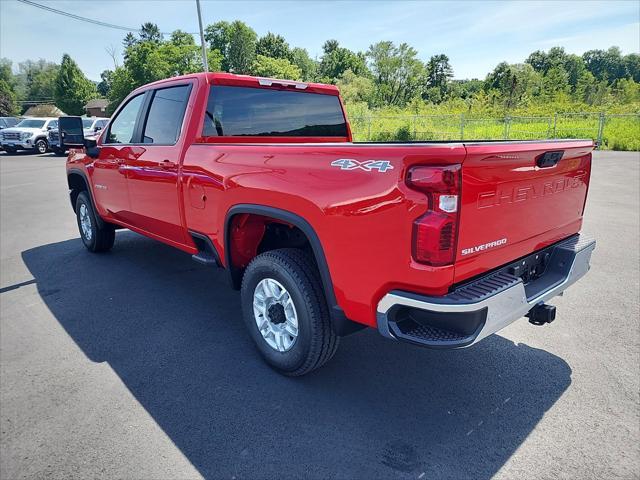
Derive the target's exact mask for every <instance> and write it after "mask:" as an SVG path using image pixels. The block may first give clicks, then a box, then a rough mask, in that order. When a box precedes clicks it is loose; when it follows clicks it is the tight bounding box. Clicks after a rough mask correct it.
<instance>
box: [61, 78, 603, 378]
mask: <svg viewBox="0 0 640 480" xmlns="http://www.w3.org/2000/svg"><path fill="white" fill-rule="evenodd" d="M60 130H61V137H62V141H63V142H64V143H65V145H66V146H67V147H81V148H72V149H71V152H70V154H69V157H68V160H67V178H68V184H69V190H70V195H71V204H72V206H73V209H74V211H75V213H76V215H77V221H78V227H79V230H80V234H81V237H82V241H83V242H84V245H85V246H86V247H87V248H88V249H89V250H90V251H92V252H104V251H107V250H109V249H110V248H111V247H112V246H113V243H114V239H115V230H117V229H119V228H128V229H130V230H133V231H135V232H138V233H141V234H143V235H146V236H148V237H151V238H154V239H156V240H159V241H161V242H164V243H167V244H169V245H172V246H174V247H176V248H179V249H180V250H183V251H185V252H187V253H189V254H191V255H192V256H193V259H194V260H196V261H198V262H201V263H203V264H206V265H212V266H213V265H216V266H219V267H222V268H225V269H226V270H227V271H228V272H229V278H230V280H231V284H232V285H233V287H235V288H237V289H240V290H241V303H242V311H243V317H244V321H245V322H246V325H247V327H248V329H249V332H250V335H251V337H252V338H253V340H254V341H255V344H256V345H257V348H258V350H259V351H260V353H261V354H262V356H263V357H264V358H265V360H266V361H267V362H268V363H269V364H270V365H271V366H273V367H274V368H275V369H277V370H278V371H280V372H282V373H284V374H287V375H302V374H304V373H307V372H309V371H311V370H314V369H315V368H318V367H320V366H321V365H323V364H324V363H325V362H327V361H328V360H329V359H330V358H331V357H332V356H333V354H334V353H335V351H336V348H337V346H338V342H339V339H340V337H341V336H344V335H347V334H349V333H351V332H354V331H356V330H358V329H360V328H361V327H364V326H368V327H373V328H376V329H377V330H378V331H379V332H380V333H381V334H382V335H384V336H385V337H387V338H390V339H394V340H398V341H404V342H409V343H413V344H417V345H423V346H426V347H433V348H459V347H466V346H469V345H472V344H474V343H476V342H478V341H479V340H481V339H483V338H484V337H486V336H488V335H491V334H492V333H494V332H496V331H498V330H500V329H501V328H503V327H505V326H507V325H508V324H510V323H512V322H513V321H515V320H517V319H519V318H521V317H523V316H527V317H529V321H530V322H531V323H534V324H537V325H542V324H545V323H548V322H551V321H552V320H553V319H554V318H555V308H554V307H553V306H551V305H548V304H546V303H545V302H546V301H547V300H548V299H550V298H552V297H554V296H556V295H560V294H561V293H562V292H563V291H564V290H565V289H566V288H567V287H568V286H569V285H571V284H572V283H574V282H575V281H576V280H578V279H579V278H580V277H582V276H583V275H584V274H585V273H586V272H587V271H588V269H589V261H590V257H591V252H592V251H593V249H594V248H595V242H594V241H592V240H589V239H586V238H585V237H584V236H583V235H580V233H579V232H580V228H581V224H582V217H583V211H584V207H585V200H586V197H587V190H588V185H589V175H590V170H591V152H592V150H593V148H594V144H593V142H592V141H590V140H554V141H551V140H549V141H521V142H503V141H458V142H455V141H454V142H405V143H394V142H389V143H355V142H353V141H352V136H351V131H350V127H349V123H348V122H347V119H346V116H345V112H344V108H343V105H342V102H341V100H340V96H339V93H338V90H337V88H336V87H335V86H332V85H321V84H315V83H300V82H291V81H283V80H275V79H267V78H256V77H249V76H241V75H231V74H225V73H208V74H204V73H202V74H193V75H187V76H182V77H176V78H171V79H168V80H163V81H159V82H155V83H152V84H149V85H145V86H143V87H141V88H139V89H137V90H135V91H134V92H133V93H131V95H129V97H128V98H127V99H126V100H125V101H124V102H123V103H122V105H121V106H120V107H119V109H118V110H117V111H116V112H115V114H114V115H113V117H112V118H111V120H110V122H109V124H108V126H107V127H106V128H105V129H104V130H103V132H102V134H101V135H100V137H99V138H98V139H97V141H96V140H85V139H83V137H82V126H81V122H80V123H79V119H78V117H66V118H65V117H63V118H61V120H60ZM228 321H235V319H232V318H230V319H228Z"/></svg>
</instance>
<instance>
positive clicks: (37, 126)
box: [0, 117, 58, 153]
mask: <svg viewBox="0 0 640 480" xmlns="http://www.w3.org/2000/svg"><path fill="white" fill-rule="evenodd" d="M57 127H58V119H57V118H47V117H43V118H35V117H31V118H25V119H23V120H21V121H20V122H19V123H18V124H16V125H15V126H14V127H9V128H4V129H2V131H0V145H1V146H2V149H3V150H5V151H7V152H9V153H15V152H17V151H18V150H34V151H36V152H37V153H46V152H47V150H48V148H49V142H48V141H47V133H48V132H49V130H51V129H53V128H57Z"/></svg>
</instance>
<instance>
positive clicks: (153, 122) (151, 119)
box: [142, 85, 191, 145]
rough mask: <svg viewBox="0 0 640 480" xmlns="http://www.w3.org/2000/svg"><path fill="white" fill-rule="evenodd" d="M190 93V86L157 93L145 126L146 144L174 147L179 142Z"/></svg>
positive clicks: (144, 136)
mask: <svg viewBox="0 0 640 480" xmlns="http://www.w3.org/2000/svg"><path fill="white" fill-rule="evenodd" d="M190 91H191V86H190V85H180V86H176V87H168V88H161V89H158V90H156V91H155V93H154V94H153V100H151V106H150V108H149V114H148V115H147V121H146V124H145V126H144V134H143V136H142V141H143V142H144V143H156V144H160V145H173V144H175V143H176V142H177V141H178V138H179V137H180V130H181V129H182V119H183V118H184V112H185V110H186V107H187V101H188V100H189V92H190Z"/></svg>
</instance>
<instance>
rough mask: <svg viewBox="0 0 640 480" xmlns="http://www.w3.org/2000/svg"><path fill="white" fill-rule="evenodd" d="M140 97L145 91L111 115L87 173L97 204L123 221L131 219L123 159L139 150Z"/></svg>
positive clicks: (128, 157)
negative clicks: (109, 122)
mask: <svg viewBox="0 0 640 480" xmlns="http://www.w3.org/2000/svg"><path fill="white" fill-rule="evenodd" d="M144 98H145V93H141V94H139V95H136V96H135V97H132V98H131V99H130V100H129V101H128V102H127V103H126V104H125V105H124V106H123V107H122V108H121V109H120V110H119V111H118V113H117V114H116V115H115V117H114V118H113V121H112V122H111V125H110V126H109V131H108V132H106V135H104V136H103V137H102V139H101V141H102V144H101V148H100V154H99V156H98V158H97V159H95V160H94V162H93V172H92V174H91V182H92V183H93V192H94V195H95V199H96V204H97V205H98V208H99V209H105V210H107V211H108V213H109V214H110V215H111V216H113V217H114V218H116V219H119V220H122V221H123V222H126V223H130V221H131V219H130V213H131V205H130V202H129V193H128V191H127V171H126V161H127V160H128V159H130V158H133V157H135V156H136V155H137V154H138V153H139V148H140V147H138V146H136V145H135V132H136V131H137V126H138V123H139V121H140V114H141V112H142V105H143V102H144Z"/></svg>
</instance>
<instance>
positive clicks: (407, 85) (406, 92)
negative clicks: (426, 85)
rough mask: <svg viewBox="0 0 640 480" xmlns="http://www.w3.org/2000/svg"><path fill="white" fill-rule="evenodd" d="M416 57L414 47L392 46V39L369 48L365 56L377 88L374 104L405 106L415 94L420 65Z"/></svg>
mask: <svg viewBox="0 0 640 480" xmlns="http://www.w3.org/2000/svg"><path fill="white" fill-rule="evenodd" d="M416 56H417V52H416V50H415V49H413V48H412V47H410V46H409V45H407V44H406V43H402V44H400V45H399V46H395V45H394V44H393V42H389V41H384V42H378V43H376V44H373V45H371V46H370V47H369V50H368V51H367V57H368V58H369V62H370V67H371V73H372V75H373V79H374V82H375V85H376V89H377V99H378V103H380V104H385V105H405V104H406V103H407V102H408V101H409V100H411V99H412V98H413V97H415V96H417V95H419V87H420V85H421V83H422V82H423V78H424V65H423V64H422V62H421V61H420V60H418V59H417V58H416ZM354 73H355V72H354Z"/></svg>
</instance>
